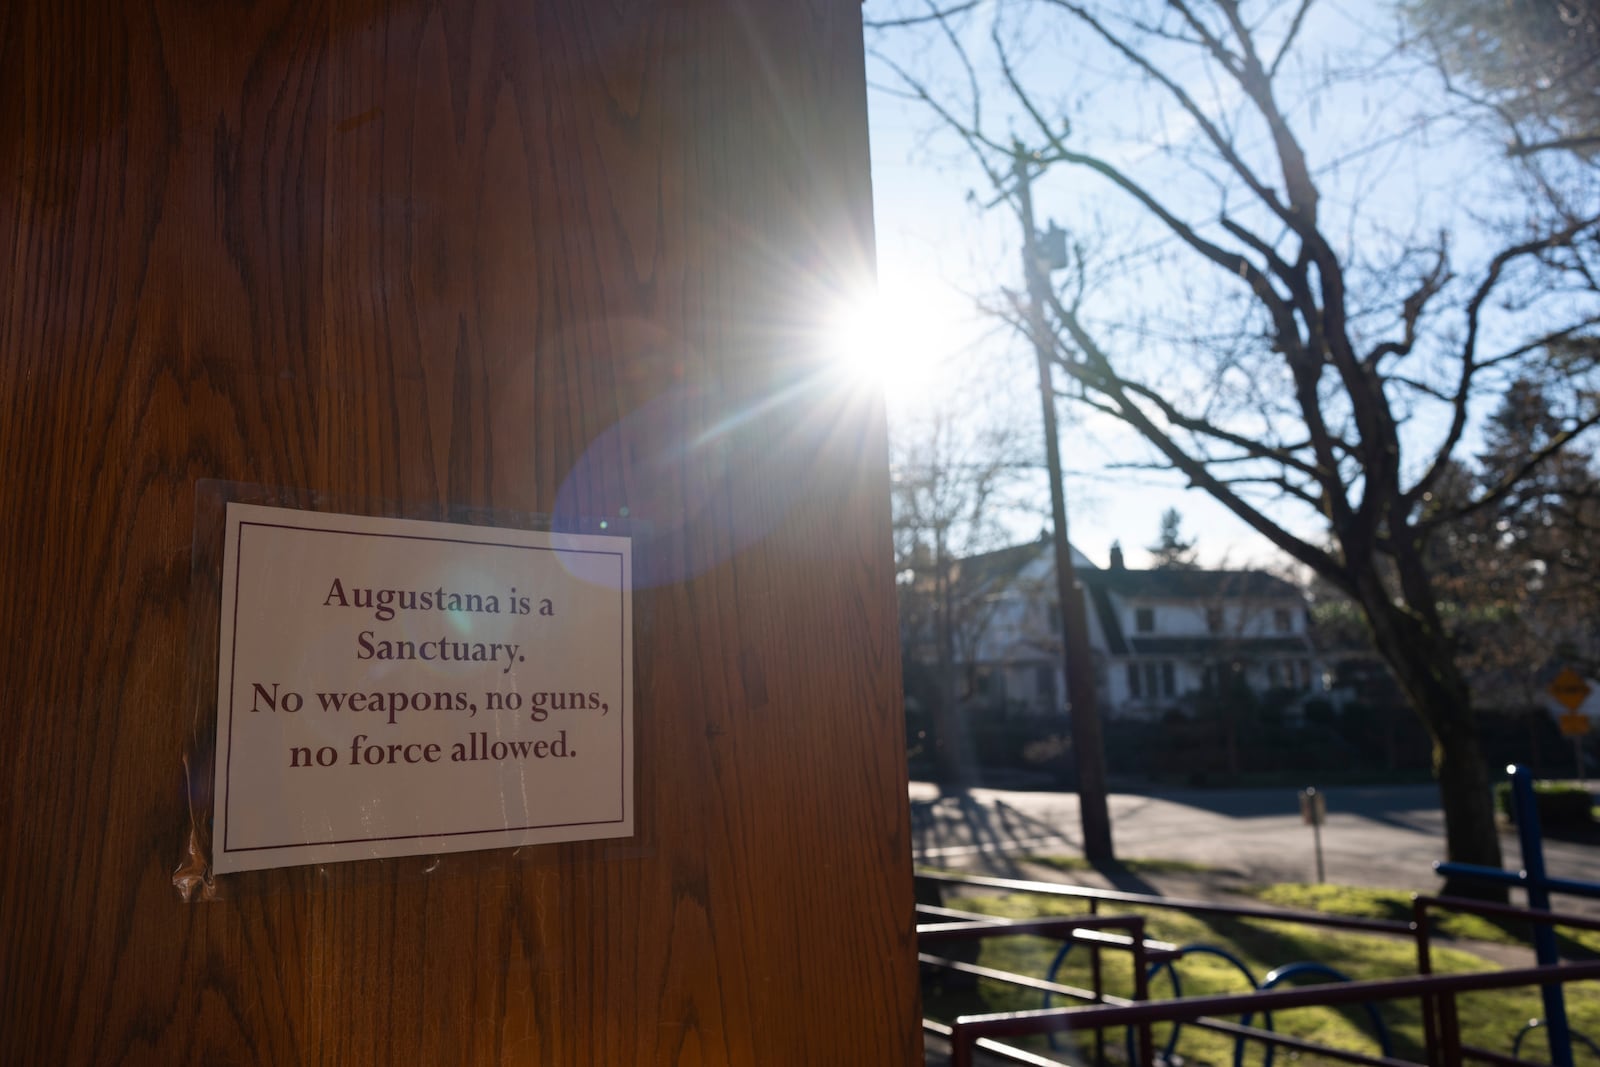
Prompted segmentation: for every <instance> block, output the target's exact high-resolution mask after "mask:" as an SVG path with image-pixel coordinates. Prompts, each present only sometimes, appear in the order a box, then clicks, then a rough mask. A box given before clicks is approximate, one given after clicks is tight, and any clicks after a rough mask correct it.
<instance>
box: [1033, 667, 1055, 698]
mask: <svg viewBox="0 0 1600 1067" xmlns="http://www.w3.org/2000/svg"><path fill="white" fill-rule="evenodd" d="M1033 677H1034V682H1033V684H1034V691H1035V692H1037V693H1038V694H1039V697H1040V699H1041V700H1043V701H1044V702H1045V704H1047V705H1049V706H1050V707H1051V708H1054V707H1055V706H1056V669H1055V668H1054V667H1053V666H1050V665H1048V664H1041V665H1040V666H1038V667H1036V668H1034V672H1033Z"/></svg>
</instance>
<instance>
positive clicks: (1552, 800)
mask: <svg viewBox="0 0 1600 1067" xmlns="http://www.w3.org/2000/svg"><path fill="white" fill-rule="evenodd" d="M1494 795H1495V802H1496V803H1497V804H1498V805H1499V807H1500V810H1501V811H1502V812H1504V813H1505V814H1506V817H1507V818H1509V819H1511V820H1512V821H1513V822H1515V821H1516V817H1517V816H1516V812H1514V811H1513V810H1512V805H1511V783H1510V782H1501V783H1500V784H1499V785H1497V786H1496V787H1495V791H1494ZM1533 803H1534V806H1535V807H1536V808H1538V809H1539V825H1540V826H1543V827H1562V826H1587V825H1589V823H1591V822H1592V821H1593V819H1594V816H1593V814H1592V812H1591V809H1592V808H1593V806H1594V799H1593V798H1592V797H1590V796H1589V791H1588V790H1587V789H1584V788H1583V787H1582V786H1576V785H1563V784H1561V783H1558V782H1535V783H1533Z"/></svg>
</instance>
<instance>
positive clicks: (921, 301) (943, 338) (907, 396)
mask: <svg viewBox="0 0 1600 1067" xmlns="http://www.w3.org/2000/svg"><path fill="white" fill-rule="evenodd" d="M962 332H963V331H962V328H961V326H960V323H959V317H958V316H957V315H956V314H954V313H953V308H952V302H951V301H950V300H949V297H948V295H947V294H946V291H945V289H944V287H943V286H941V285H940V284H939V283H937V282H933V281H931V280H927V279H915V280H908V281H904V282H900V283H898V284H896V283H895V282H894V281H893V280H890V279H886V280H885V282H884V284H883V285H881V286H879V287H869V288H864V289H863V290H862V291H861V292H859V293H855V294H852V295H851V296H849V297H848V298H846V299H843V300H840V301H839V302H838V303H837V305H836V306H835V307H833V308H832V309H830V310H829V312H828V314H827V316H826V318H825V327H824V330H823V346H824V356H825V358H826V360H827V362H828V364H829V366H830V367H831V369H832V370H833V372H835V373H836V374H838V375H839V376H840V377H842V378H843V379H845V380H846V381H848V382H850V383H852V384H854V385H856V386H859V387H861V388H873V389H878V390H881V391H882V392H883V393H884V395H885V397H886V398H887V400H888V402H889V404H890V406H891V407H894V406H896V405H913V406H914V405H916V404H918V403H921V402H924V401H925V400H926V399H927V398H928V397H929V396H931V395H933V394H934V393H935V392H937V390H938V389H939V387H940V386H941V385H942V384H944V383H945V382H946V380H947V378H948V371H949V367H950V363H951V360H952V359H953V358H954V357H955V354H956V351H957V348H958V346H959V343H960V337H961V335H962Z"/></svg>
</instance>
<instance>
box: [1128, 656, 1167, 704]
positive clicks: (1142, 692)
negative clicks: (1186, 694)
mask: <svg viewBox="0 0 1600 1067" xmlns="http://www.w3.org/2000/svg"><path fill="white" fill-rule="evenodd" d="M1177 688H1178V686H1177V670H1176V668H1175V667H1174V666H1173V664H1172V661H1171V660H1161V661H1157V662H1150V663H1130V664H1128V696H1129V697H1131V698H1132V699H1134V700H1158V699H1160V698H1162V697H1167V698H1170V697H1171V696H1172V695H1173V693H1174V692H1175V691H1176V690H1177Z"/></svg>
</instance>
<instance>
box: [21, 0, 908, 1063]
mask: <svg viewBox="0 0 1600 1067" xmlns="http://www.w3.org/2000/svg"><path fill="white" fill-rule="evenodd" d="M0 70H3V71H5V75H4V76H3V77H0V501H3V505H4V516H5V521H4V527H3V532H0V593H3V595H0V606H3V612H4V615H3V618H4V625H3V628H0V634H3V639H0V682H3V693H4V700H3V704H0V741H3V744H0V755H3V757H4V761H5V776H4V781H5V786H4V789H5V792H4V794H3V795H4V806H5V815H4V820H3V822H4V837H3V844H4V848H3V850H0V862H3V863H4V864H5V873H4V876H3V880H0V968H3V972H0V1005H4V1016H5V1018H4V1021H3V1022H0V1063H7V1064H9V1063H36V1064H54V1063H96V1064H98V1063H123V1062H126V1063H158V1064H171V1063H197V1064H198V1063H205V1064H214V1063H258V1064H272V1065H280V1064H294V1063H327V1064H404V1063H417V1064H456V1063H519V1064H520V1063H528V1064H563V1065H566V1064H607V1065H612V1064H615V1065H632V1064H646V1063H682V1064H701V1063H704V1064H818V1065H828V1067H833V1065H846V1064H886V1063H907V1062H911V1061H912V1060H913V1059H914V1058H915V1057H916V1056H917V1052H918V1049H919V1047H920V1041H919V1039H918V1030H917V1014H918V1013H917V1003H916V990H915V948H914V939H913V937H912V918H911V886H910V866H909V842H908V827H907V813H906V805H905V791H904V785H905V763H904V737H903V729H902V726H901V717H900V706H899V705H900V697H899V669H898V654H897V641H896V635H895V622H894V604H893V592H892V576H891V564H890V554H889V521H888V504H887V473H886V461H885V446H884V429H883V422H882V413H881V404H879V403H877V402H874V401H873V400H872V399H871V398H868V397H863V396H859V395H857V394H855V393H853V392H850V391H849V390H847V389H842V388H840V387H839V386H838V385H837V383H836V382H833V381H831V380H830V379H828V378H827V376H826V375H825V374H822V373H821V367H822V364H821V363H820V361H819V358H818V355H817V346H816V344H815V340H816V338H815V324H816V323H817V321H818V319H819V317H820V316H821V315H822V309H823V308H824V307H825V306H826V304H827V302H828V301H829V300H832V299H836V298H838V297H839V296H840V295H841V294H843V293H846V292H848V291H849V290H850V289H851V288H852V287H855V286H858V285H859V284H860V283H861V280H862V278H863V277H864V276H865V275H866V274H867V273H868V272H869V271H870V262H871V236H870V235H871V229H870V227H871V217H870V214H871V212H870V196H869V178H868V171H867V148H866V128H865V94H864V83H863V74H862V48H861V28H860V11H859V8H858V5H857V3H856V0H680V2H656V0H638V2H621V3H603V2H596V0H538V2H533V0H459V2H457V0H451V2H449V3H423V2H400V0H395V2H393V3H385V2H383V0H328V2H316V0H312V2H302V0H260V2H257V3H253V4H201V3H193V2H182V0H155V2H151V3H132V2H130V3H125V4H124V3H112V2H102V3H86V4H79V3H73V2H71V0H66V2H63V3H60V4H57V3H45V2H42V0H40V2H31V3H30V2H28V0H22V2H19V3H14V4H8V5H3V6H0ZM209 478H218V479H226V480H231V481H236V482H243V483H251V484H256V485H265V486H280V487H288V488H292V489H296V490H303V491H305V492H307V493H311V494H318V495H319V496H322V497H325V498H327V499H348V500H358V501H366V502H373V506H381V507H383V508H388V509H393V510H394V511H396V512H409V513H416V512H417V511H418V509H421V510H423V511H426V510H427V509H429V508H437V509H440V510H441V512H443V511H445V510H448V509H452V508H453V509H460V508H471V507H479V508H493V509H502V510H505V511H511V512H529V513H551V512H556V511H559V510H562V509H567V510H570V511H572V512H574V513H583V514H586V515H591V516H592V515H608V514H612V515H620V514H623V509H626V513H627V514H628V515H629V516H630V517H631V519H632V520H633V521H634V522H635V524H636V530H637V531H639V532H638V535H637V540H636V545H635V552H636V572H637V574H638V577H639V590H638V593H637V604H638V609H639V616H640V620H641V622H640V625H639V627H638V632H637V634H636V682H637V693H636V703H637V732H636V738H637V742H638V751H639V757H638V765H637V794H636V795H637V817H638V824H639V828H638V832H637V834H636V835H635V837H634V838H633V839H630V840H623V841H613V842H604V841H602V842H588V843H572V844H561V845H546V846H540V847H537V848H534V849H527V850H523V851H522V852H521V853H518V854H515V855H513V854H509V853H506V852H504V851H499V852H480V853H466V854H460V855H455V856H450V857H446V858H444V859H442V860H440V861H439V862H438V863H437V864H433V863H432V862H431V861H429V860H426V859H417V860H415V861H410V860H394V861H390V860H384V861H372V862H367V863H351V864H343V865H334V866H330V867H327V868H322V869H318V868H295V869H291V870H287V871H283V872H280V873H278V874H276V875H274V876H272V877H271V878H268V879H266V880H265V881H262V882H260V883H258V884H256V885H255V887H254V888H252V889H251V890H250V891H248V892H234V893H231V894H230V893H227V892H224V894H223V899H221V900H219V901H216V902H212V903H204V904H185V903H182V902H181V901H180V899H179V897H178V895H177V893H176V892H175V890H174V888H173V885H172V875H173V870H174V868H175V867H176V866H177V863H178V860H179V858H180V853H181V850H182V848H183V843H184V831H185V827H186V826H187V824H188V821H189V819H188V805H189V804H190V803H191V800H190V798H189V797H188V796H187V795H186V790H185V777H184V768H183V766H182V756H183V752H184V748H185V743H186V736H187V733H188V731H189V728H190V721H189V710H188V709H187V708H186V707H185V699H186V697H185V694H186V692H188V688H187V687H188V686H189V685H190V683H191V682H192V679H193V677H194V674H195V671H196V670H197V669H200V668H199V667H197V664H196V663H195V661H194V660H193V658H192V656H191V650H190V644H191V642H190V637H189V633H190V620H191V618H193V617H194V615H193V613H194V612H196V611H204V610H206V605H205V604H204V603H199V602H197V599H198V598H201V597H203V596H205V595H208V594H206V593H205V592H204V591H203V590H201V589H200V588H199V587H198V586H197V587H195V588H194V589H193V590H192V589H191V564H192V559H193V556H192V552H193V548H194V546H193V544H192V541H193V537H194V535H193V530H194V514H195V507H196V489H195V487H196V484H197V483H198V482H199V481H201V480H202V479H209ZM211 610H213V611H214V610H215V609H214V607H212V608H211ZM263 886H264V887H265V888H263ZM224 889H226V887H224Z"/></svg>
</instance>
